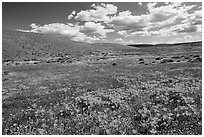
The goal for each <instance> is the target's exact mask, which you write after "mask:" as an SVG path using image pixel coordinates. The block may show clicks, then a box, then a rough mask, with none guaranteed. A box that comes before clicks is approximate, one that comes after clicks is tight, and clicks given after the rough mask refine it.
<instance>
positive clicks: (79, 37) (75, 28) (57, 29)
mask: <svg viewBox="0 0 204 137" xmlns="http://www.w3.org/2000/svg"><path fill="white" fill-rule="evenodd" d="M30 26H31V28H32V29H31V30H18V31H23V32H33V33H42V34H60V35H64V36H67V37H69V38H70V39H72V40H74V41H81V42H88V43H92V42H94V41H97V40H100V37H96V36H93V37H91V36H87V35H86V34H85V33H82V32H81V31H80V30H81V28H83V26H79V25H74V24H71V23H68V24H63V23H52V24H45V25H43V26H40V25H36V24H35V23H32V24H31V25H30ZM100 29H101V28H100V27H99V29H98V30H97V31H100ZM102 31H103V32H101V35H105V34H106V33H108V31H107V30H102Z"/></svg>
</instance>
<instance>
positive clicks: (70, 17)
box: [68, 11, 76, 20]
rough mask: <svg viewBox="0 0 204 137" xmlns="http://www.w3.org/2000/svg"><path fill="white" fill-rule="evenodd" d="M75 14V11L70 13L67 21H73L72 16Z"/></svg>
mask: <svg viewBox="0 0 204 137" xmlns="http://www.w3.org/2000/svg"><path fill="white" fill-rule="evenodd" d="M75 14H76V11H72V13H71V14H70V15H69V16H68V19H69V20H70V19H73V18H74V15H75Z"/></svg>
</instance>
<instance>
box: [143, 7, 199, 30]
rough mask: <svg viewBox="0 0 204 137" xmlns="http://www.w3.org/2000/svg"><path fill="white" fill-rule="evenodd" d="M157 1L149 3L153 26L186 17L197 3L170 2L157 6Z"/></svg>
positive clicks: (163, 24)
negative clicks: (188, 4)
mask: <svg viewBox="0 0 204 137" xmlns="http://www.w3.org/2000/svg"><path fill="white" fill-rule="evenodd" d="M156 5H157V4H156V3H148V4H147V7H148V10H149V16H150V22H151V23H152V25H153V26H156V27H162V26H165V25H168V24H173V23H175V22H176V21H177V20H179V19H185V18H187V17H188V16H189V13H188V11H189V10H190V9H192V8H193V7H195V5H190V6H186V5H183V6H182V5H181V3H170V4H168V5H164V6H159V7H156Z"/></svg>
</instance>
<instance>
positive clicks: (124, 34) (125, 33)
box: [117, 30, 128, 37]
mask: <svg viewBox="0 0 204 137" xmlns="http://www.w3.org/2000/svg"><path fill="white" fill-rule="evenodd" d="M117 34H119V35H121V36H124V37H127V36H128V34H127V31H125V30H121V31H118V32H117Z"/></svg>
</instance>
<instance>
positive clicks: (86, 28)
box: [80, 22, 115, 36]
mask: <svg viewBox="0 0 204 137" xmlns="http://www.w3.org/2000/svg"><path fill="white" fill-rule="evenodd" d="M114 31H115V30H113V29H105V26H103V25H101V23H95V22H86V23H85V24H84V25H83V26H81V28H80V32H83V33H85V34H90V33H95V34H99V35H101V36H106V33H110V32H114Z"/></svg>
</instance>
